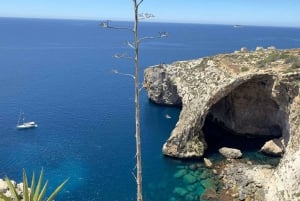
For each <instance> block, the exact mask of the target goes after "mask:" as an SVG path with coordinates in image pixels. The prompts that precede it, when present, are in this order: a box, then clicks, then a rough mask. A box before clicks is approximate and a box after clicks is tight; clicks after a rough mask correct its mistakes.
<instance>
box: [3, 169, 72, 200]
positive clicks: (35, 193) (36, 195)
mask: <svg viewBox="0 0 300 201" xmlns="http://www.w3.org/2000/svg"><path fill="white" fill-rule="evenodd" d="M43 176H44V171H43V169H42V170H41V173H40V176H39V180H38V182H37V184H35V174H34V172H33V174H32V180H31V186H30V188H29V187H28V179H27V175H26V171H25V170H23V196H22V197H21V196H19V195H18V193H17V189H16V187H15V185H13V183H12V181H11V180H10V179H9V178H8V177H6V178H5V182H6V183H7V185H8V188H9V191H10V193H11V198H9V197H7V196H5V195H4V194H3V193H0V201H11V200H14V201H44V200H46V201H53V200H54V198H55V196H56V195H57V194H58V193H59V192H60V191H61V190H62V188H63V187H64V185H65V184H66V183H67V181H68V180H69V179H66V180H65V181H64V182H63V183H62V184H60V185H59V186H58V187H57V188H56V189H55V190H54V192H53V193H52V194H51V195H50V196H49V198H47V199H45V193H46V189H47V186H48V180H47V181H46V182H45V184H44V185H42V181H43Z"/></svg>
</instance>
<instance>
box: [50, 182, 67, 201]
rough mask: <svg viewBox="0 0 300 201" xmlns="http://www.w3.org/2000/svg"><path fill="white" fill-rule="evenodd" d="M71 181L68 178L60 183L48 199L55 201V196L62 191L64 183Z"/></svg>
mask: <svg viewBox="0 0 300 201" xmlns="http://www.w3.org/2000/svg"><path fill="white" fill-rule="evenodd" d="M68 181H69V179H66V180H65V181H64V182H63V183H62V184H60V185H59V186H58V187H57V188H56V189H55V191H54V192H53V193H52V194H51V195H50V197H49V198H48V199H47V201H53V199H54V198H55V196H56V195H57V194H58V193H59V192H60V191H61V189H62V188H63V187H64V185H65V184H66V183H67V182H68Z"/></svg>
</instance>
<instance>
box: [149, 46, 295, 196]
mask: <svg viewBox="0 0 300 201" xmlns="http://www.w3.org/2000/svg"><path fill="white" fill-rule="evenodd" d="M144 87H145V88H146V89H147V91H148V97H149V99H150V100H151V101H153V102H155V103H158V104H162V105H172V106H174V105H176V106H181V107H182V110H181V113H180V116H179V120H178V122H177V124H176V127H175V128H174V130H173V131H172V133H171V135H170V138H169V139H168V140H167V141H166V143H165V144H164V146H163V148H162V149H163V153H164V154H165V155H168V156H171V157H177V158H201V157H203V155H204V154H205V150H206V149H207V146H208V145H207V143H206V140H205V135H204V133H203V130H202V128H203V126H204V123H205V120H206V117H207V116H210V117H211V118H212V120H213V121H214V122H216V123H218V124H220V125H222V126H224V127H226V128H227V129H228V130H231V131H233V132H236V133H238V134H239V135H246V136H248V137H254V138H255V137H258V136H267V137H269V138H271V140H269V141H267V142H265V145H264V146H262V147H261V151H264V152H265V153H268V154H272V155H276V156H282V159H281V161H280V163H279V165H278V166H276V167H272V168H270V167H269V166H260V165H253V164H250V163H247V162H245V163H240V162H239V160H241V159H239V160H235V159H230V160H232V161H230V163H227V164H225V165H223V166H220V167H222V168H220V169H219V170H221V169H222V172H219V173H220V175H221V178H222V181H223V182H224V184H226V185H227V186H226V185H225V189H223V190H222V192H225V193H221V194H223V197H226V196H227V195H230V194H233V198H232V199H233V200H266V201H290V200H298V198H299V197H300V191H299V189H298V186H299V185H300V183H299V181H300V149H299V147H300V126H299V125H300V97H299V87H300V49H289V50H276V49H275V48H274V47H269V48H267V49H264V48H261V47H258V48H256V50H255V51H251V52H250V51H248V50H247V49H246V48H242V49H241V50H240V51H236V52H234V53H232V54H220V55H215V56H211V57H205V58H199V59H195V60H190V61H179V62H175V63H172V64H164V65H157V66H153V67H150V68H147V69H146V70H145V76H144ZM216 140H217V139H216ZM217 166H218V165H217ZM229 189H231V190H229ZM226 192H227V194H226ZM210 193H212V192H210ZM229 197H230V196H229ZM212 199H213V198H212ZM224 200H226V199H224Z"/></svg>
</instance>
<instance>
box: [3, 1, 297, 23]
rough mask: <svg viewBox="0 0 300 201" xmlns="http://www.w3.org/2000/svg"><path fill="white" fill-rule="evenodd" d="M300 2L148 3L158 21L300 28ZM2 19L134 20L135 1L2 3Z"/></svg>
mask: <svg viewBox="0 0 300 201" xmlns="http://www.w3.org/2000/svg"><path fill="white" fill-rule="evenodd" d="M299 10H300V0H144V1H143V3H142V4H141V7H140V12H143V13H151V14H154V15H155V18H153V19H151V20H149V21H155V22H179V23H201V24H240V25H256V26H288V27H300V17H299ZM0 17H25V18H58V19H91V20H100V21H101V20H125V21H128V20H132V19H133V1H132V0H0Z"/></svg>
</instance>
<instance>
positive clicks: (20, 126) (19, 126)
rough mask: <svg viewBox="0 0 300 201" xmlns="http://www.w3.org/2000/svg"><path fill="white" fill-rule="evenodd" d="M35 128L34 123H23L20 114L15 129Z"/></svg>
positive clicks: (22, 114) (23, 119)
mask: <svg viewBox="0 0 300 201" xmlns="http://www.w3.org/2000/svg"><path fill="white" fill-rule="evenodd" d="M37 126H38V125H37V123H35V122H34V121H28V122H25V117H24V113H22V112H20V115H19V120H18V124H17V129H25V128H36V127H37Z"/></svg>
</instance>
